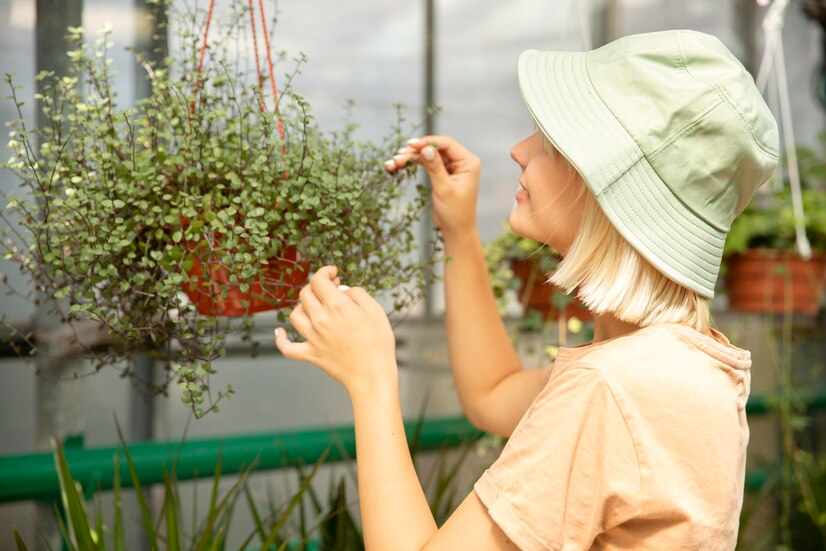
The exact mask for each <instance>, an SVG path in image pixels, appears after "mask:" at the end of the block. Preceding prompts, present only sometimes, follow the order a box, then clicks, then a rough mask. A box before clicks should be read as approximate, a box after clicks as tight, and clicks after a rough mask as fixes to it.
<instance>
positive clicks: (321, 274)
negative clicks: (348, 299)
mask: <svg viewBox="0 0 826 551" xmlns="http://www.w3.org/2000/svg"><path fill="white" fill-rule="evenodd" d="M337 275H338V268H337V267H336V266H322V267H321V268H319V270H318V271H317V272H316V273H315V274H314V275H313V277H311V278H310V286H311V287H312V289H313V294H315V296H316V298H318V300H319V302H320V303H321V304H322V305H324V306H327V305H328V304H332V303H335V302H336V301H339V300H341V299H342V297H341V292H340V291H339V290H338V289H337V288H336V287H337V286H336V285H334V284H333V279H335V277H336V276H337Z"/></svg>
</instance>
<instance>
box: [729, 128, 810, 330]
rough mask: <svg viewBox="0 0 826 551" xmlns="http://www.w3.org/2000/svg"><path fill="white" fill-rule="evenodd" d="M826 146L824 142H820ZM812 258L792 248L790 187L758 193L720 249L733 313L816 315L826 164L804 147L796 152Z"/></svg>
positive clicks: (792, 219) (793, 234)
mask: <svg viewBox="0 0 826 551" xmlns="http://www.w3.org/2000/svg"><path fill="white" fill-rule="evenodd" d="M820 141H821V144H823V145H824V146H826V136H821V137H820ZM797 153H798V161H799V164H800V177H801V183H802V189H801V193H802V200H803V208H804V211H805V221H804V222H805V228H806V234H807V236H808V238H809V241H810V243H811V246H812V257H811V258H810V259H808V260H804V259H803V258H801V257H800V255H799V254H798V252H797V251H796V248H795V216H794V212H793V209H792V201H791V191H790V188H789V186H788V183H786V184H785V185H783V186H782V187H776V186H774V187H773V186H772V184H771V183H770V184H768V185H767V186H766V187H764V188H762V189H761V190H758V193H757V195H756V196H755V197H754V198H753V199H752V201H751V203H750V204H749V206H748V207H746V209H745V210H744V211H743V213H741V214H740V216H738V217H737V218H735V219H734V222H733V223H732V225H731V231H729V234H728V238H727V240H726V245H725V249H724V253H723V254H724V270H723V271H724V283H725V288H726V292H727V294H728V297H729V307H730V308H731V309H732V310H738V311H745V312H768V313H775V314H779V313H783V312H785V311H786V310H787V309H791V311H793V312H798V313H805V314H814V313H816V312H817V311H818V309H819V308H820V306H821V305H822V300H823V296H824V291H825V290H826V163H824V160H823V158H822V157H821V156H819V155H817V154H816V153H815V152H814V151H813V150H811V149H809V148H806V147H799V148H798V150H797Z"/></svg>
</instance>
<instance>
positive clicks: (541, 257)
mask: <svg viewBox="0 0 826 551" xmlns="http://www.w3.org/2000/svg"><path fill="white" fill-rule="evenodd" d="M561 258H562V257H561V256H560V255H559V253H558V252H557V251H556V250H554V249H553V247H551V246H549V245H546V244H544V243H540V242H539V241H535V240H533V239H529V238H527V237H521V236H519V235H517V234H515V233H514V232H513V230H511V229H510V226H509V225H508V224H507V222H505V223H504V224H503V225H502V233H500V234H499V235H498V236H496V237H495V238H494V239H492V240H490V241H488V242H487V243H485V260H486V262H487V265H488V273H489V274H490V279H491V285H492V286H493V290H494V295H495V296H496V297H497V301H498V303H499V307H500V311H502V312H503V313H504V311H505V310H506V308H507V291H508V290H510V289H512V290H515V291H517V297H518V300H519V303H520V304H521V305H522V308H523V311H524V312H525V314H526V315H529V313H530V312H536V313H537V314H538V315H539V316H540V318H541V319H542V320H543V321H549V320H555V319H557V318H558V317H559V316H560V315H564V317H566V318H573V317H576V318H578V319H580V320H590V319H591V314H590V312H588V310H587V309H586V308H585V307H584V306H583V305H582V304H581V303H580V302H579V300H577V299H576V298H575V297H571V296H570V295H567V294H566V293H565V292H564V291H563V290H562V289H560V288H559V287H557V286H556V285H552V284H548V283H546V281H547V279H548V274H549V273H551V272H552V271H553V270H554V269H555V268H556V266H557V265H558V264H559V261H560V260H561Z"/></svg>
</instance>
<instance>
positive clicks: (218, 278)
mask: <svg viewBox="0 0 826 551" xmlns="http://www.w3.org/2000/svg"><path fill="white" fill-rule="evenodd" d="M182 222H183V224H182V225H183V227H184V228H186V227H187V225H188V222H187V220H186V219H183V220H182ZM220 239H221V234H220V233H217V232H216V233H215V234H214V242H213V247H215V246H216V245H220ZM206 247H208V244H207V243H206V242H204V241H201V242H198V241H187V250H189V251H190V252H191V254H190V255H188V259H189V260H191V261H192V267H191V268H190V269H189V270H188V271H187V275H188V279H186V280H185V281H184V283H183V289H184V292H186V294H187V296H188V297H189V299H190V300H191V301H192V303H193V304H194V305H195V307H196V308H197V309H198V312H200V313H201V314H202V315H205V316H220V317H230V316H244V315H248V314H254V313H256V312H266V311H268V310H279V309H281V308H286V307H289V306H292V305H293V304H295V303H296V302H297V301H298V291H299V288H300V287H302V286H303V285H304V284H305V283H306V282H307V276H308V275H309V273H310V265H309V263H308V262H302V261H300V260H299V259H298V251H297V249H296V248H295V247H286V248H284V249H283V251H282V252H281V253H280V254H279V256H277V257H272V258H268V259H267V262H268V265H267V267H266V269H264V270H263V272H262V275H259V276H256V277H255V278H253V280H252V282H250V283H249V289H247V291H246V292H241V288H240V284H238V283H233V282H231V281H230V275H231V273H230V270H229V268H228V267H227V266H226V265H225V264H223V263H222V262H221V261H220V260H219V258H218V257H219V255H218V254H216V253H215V252H212V251H209V250H208V249H206ZM193 280H194V283H193Z"/></svg>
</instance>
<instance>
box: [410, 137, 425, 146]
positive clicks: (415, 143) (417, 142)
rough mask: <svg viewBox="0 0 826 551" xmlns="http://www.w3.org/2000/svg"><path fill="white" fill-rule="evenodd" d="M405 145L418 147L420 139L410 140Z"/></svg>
mask: <svg viewBox="0 0 826 551" xmlns="http://www.w3.org/2000/svg"><path fill="white" fill-rule="evenodd" d="M407 143H408V144H410V145H418V144H420V143H422V139H421V138H411V139H409V140H407Z"/></svg>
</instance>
